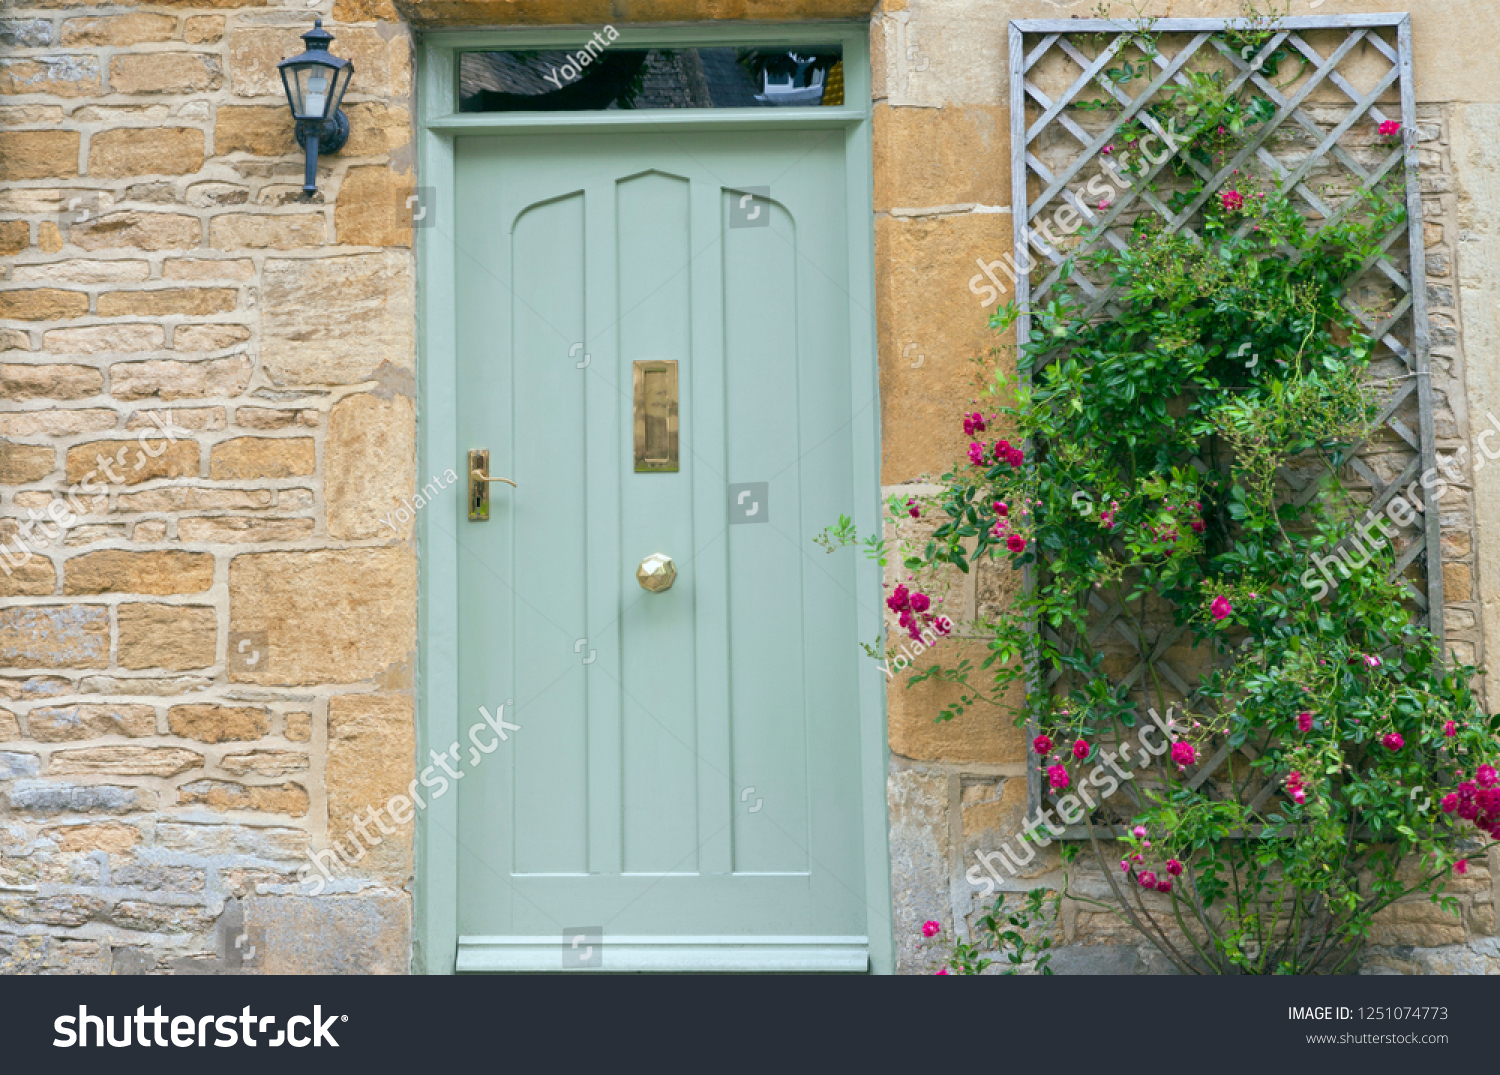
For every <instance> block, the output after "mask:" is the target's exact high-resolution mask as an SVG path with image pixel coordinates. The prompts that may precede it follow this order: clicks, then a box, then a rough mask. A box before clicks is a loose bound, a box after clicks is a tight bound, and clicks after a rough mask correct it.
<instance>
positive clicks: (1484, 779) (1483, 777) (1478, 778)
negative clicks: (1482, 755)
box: [1474, 765, 1500, 788]
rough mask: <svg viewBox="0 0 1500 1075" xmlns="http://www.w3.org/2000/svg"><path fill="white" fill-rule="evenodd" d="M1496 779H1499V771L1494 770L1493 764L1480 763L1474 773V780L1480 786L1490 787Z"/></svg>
mask: <svg viewBox="0 0 1500 1075" xmlns="http://www.w3.org/2000/svg"><path fill="white" fill-rule="evenodd" d="M1497 781H1500V773H1496V772H1495V767H1494V766H1493V765H1481V766H1480V767H1479V771H1478V772H1477V773H1475V774H1474V782H1475V783H1476V784H1478V785H1479V786H1480V787H1482V788H1492V787H1494V786H1495V783H1496V782H1497Z"/></svg>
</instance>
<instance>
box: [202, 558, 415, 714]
mask: <svg viewBox="0 0 1500 1075" xmlns="http://www.w3.org/2000/svg"><path fill="white" fill-rule="evenodd" d="M229 629H230V630H231V631H233V632H242V631H265V632H266V633H267V641H268V646H267V654H266V657H267V664H266V666H265V667H264V668H262V669H258V670H255V671H249V670H242V669H231V670H230V673H229V678H230V679H231V681H236V682H255V683H276V684H287V685H305V684H323V683H358V682H360V681H362V680H379V679H383V678H384V677H388V676H397V677H404V675H405V672H404V670H405V668H406V666H407V663H408V662H409V661H410V660H411V658H412V654H413V651H414V649H415V647H416V564H415V560H414V558H413V557H412V556H411V554H410V552H409V551H407V550H403V549H399V548H376V549H344V550H334V549H329V550H321V551H316V552H265V553H245V554H242V555H240V556H236V557H235V558H234V559H233V560H231V561H230V565H229Z"/></svg>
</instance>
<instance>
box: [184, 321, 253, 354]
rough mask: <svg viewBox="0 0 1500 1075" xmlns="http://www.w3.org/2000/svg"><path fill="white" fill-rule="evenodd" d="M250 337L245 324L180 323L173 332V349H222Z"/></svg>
mask: <svg viewBox="0 0 1500 1075" xmlns="http://www.w3.org/2000/svg"><path fill="white" fill-rule="evenodd" d="M249 338H250V329H249V328H247V327H246V326H244V325H179V326H178V327H177V329H176V330H175V331H174V332H173V333H172V350H174V351H222V350H224V348H226V347H233V346H234V345H235V344H237V343H244V342H245V341H246V340H248V339H249Z"/></svg>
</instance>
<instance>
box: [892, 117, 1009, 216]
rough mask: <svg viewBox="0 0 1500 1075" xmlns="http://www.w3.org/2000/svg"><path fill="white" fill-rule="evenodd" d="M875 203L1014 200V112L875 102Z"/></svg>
mask: <svg viewBox="0 0 1500 1075" xmlns="http://www.w3.org/2000/svg"><path fill="white" fill-rule="evenodd" d="M874 121H875V123H874V125H875V136H874V137H875V161H874V164H875V209H876V211H877V212H879V211H881V210H886V209H892V208H897V207H900V208H907V209H916V208H928V207H934V206H953V205H975V204H977V205H985V206H1004V205H1009V204H1010V112H1009V109H1007V108H1004V107H1003V106H1000V105H968V106H963V107H960V106H950V107H948V108H938V109H933V108H892V107H891V106H889V105H885V104H879V105H876V106H875V113H874Z"/></svg>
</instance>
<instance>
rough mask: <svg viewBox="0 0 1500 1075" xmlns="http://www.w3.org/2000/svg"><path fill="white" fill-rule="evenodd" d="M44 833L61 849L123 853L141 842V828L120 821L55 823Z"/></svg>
mask: <svg viewBox="0 0 1500 1075" xmlns="http://www.w3.org/2000/svg"><path fill="white" fill-rule="evenodd" d="M44 834H45V835H46V836H47V837H48V838H49V839H52V840H55V841H56V842H57V849H58V850H59V851H68V852H75V851H105V852H110V853H113V854H116V855H119V854H123V853H125V852H127V851H129V850H130V849H131V848H133V847H135V846H137V845H138V844H139V843H140V842H141V830H140V829H138V828H136V827H135V826H134V825H126V824H124V823H123V822H120V821H88V822H84V823H82V824H77V825H54V826H52V827H50V828H48V829H46V830H44Z"/></svg>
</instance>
